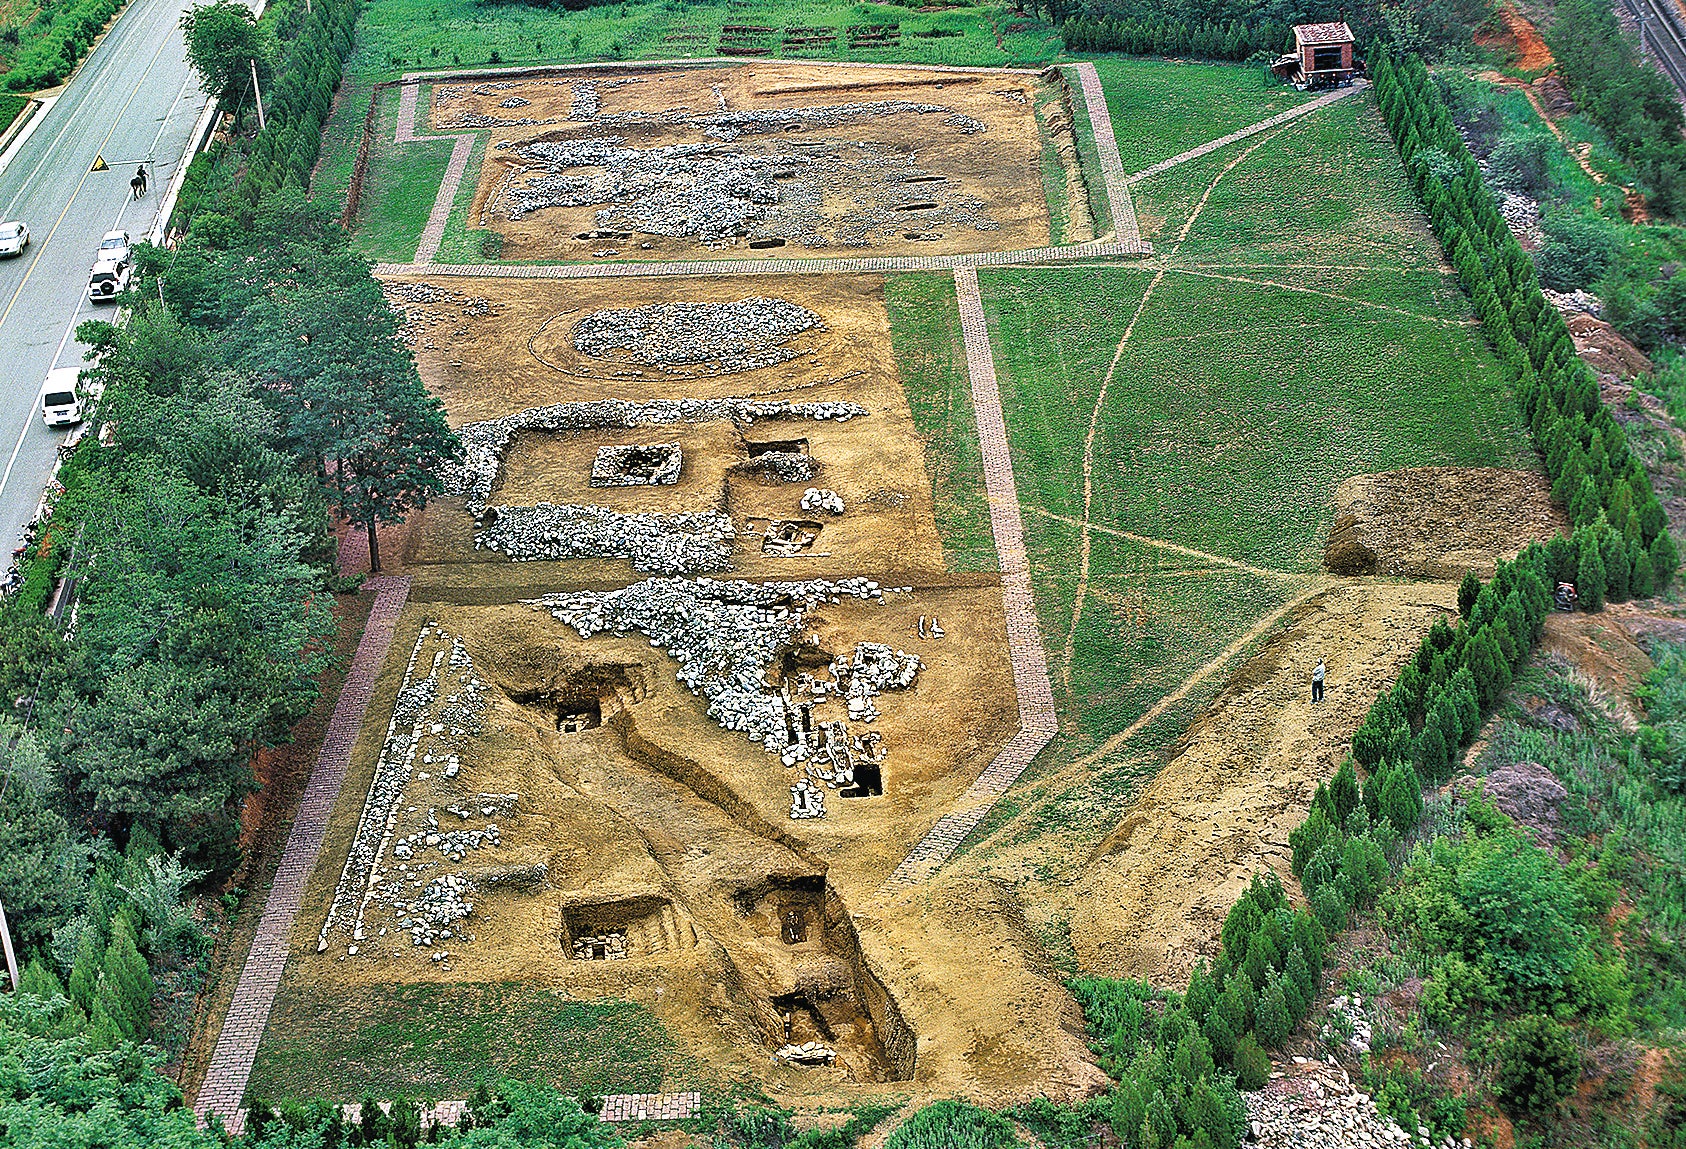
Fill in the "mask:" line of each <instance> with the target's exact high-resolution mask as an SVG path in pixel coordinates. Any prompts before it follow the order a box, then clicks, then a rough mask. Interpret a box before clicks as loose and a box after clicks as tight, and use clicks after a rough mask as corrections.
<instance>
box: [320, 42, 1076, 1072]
mask: <svg viewBox="0 0 1686 1149" xmlns="http://www.w3.org/2000/svg"><path fill="white" fill-rule="evenodd" d="M1033 80H1034V78H1033V77H1031V78H1026V77H1018V76H1012V77H1005V78H1004V77H1000V76H995V77H981V78H980V77H972V76H967V77H963V78H957V77H954V76H949V77H948V78H947V80H946V82H945V81H944V79H942V78H933V77H931V76H928V75H919V74H913V75H908V74H905V73H889V72H886V73H884V74H874V75H871V76H868V77H866V78H865V80H863V81H861V83H865V84H866V86H867V88H868V89H869V95H870V96H871V98H869V99H862V98H857V97H856V95H854V94H853V93H854V90H855V89H856V88H858V87H860V83H857V82H856V81H855V79H854V78H853V77H847V78H846V77H840V76H837V75H836V74H835V72H825V71H821V70H819V69H808V70H806V71H804V70H803V69H800V68H786V67H782V66H781V67H778V68H771V67H769V68H759V67H758V68H756V69H751V70H747V71H746V70H744V69H714V70H709V71H696V72H673V73H665V72H659V71H658V72H650V73H648V74H628V75H615V76H605V77H602V78H596V77H593V78H589V79H583V80H582V79H568V78H553V77H535V78H532V79H520V80H509V81H497V82H488V83H479V84H468V83H464V84H450V85H446V84H438V85H435V86H434V87H433V89H432V92H433V109H432V124H433V127H434V129H435V130H439V131H449V130H453V129H458V130H460V129H462V128H473V129H480V130H489V132H490V137H489V139H490V143H489V149H488V153H487V154H488V160H487V163H486V166H485V168H484V171H483V174H482V177H481V185H480V188H479V190H478V191H477V192H476V199H475V208H474V210H475V212H476V213H478V214H479V217H480V218H481V219H482V220H484V221H485V222H486V225H487V226H491V227H495V228H497V229H498V230H500V231H502V232H503V233H504V235H505V237H506V241H507V242H506V245H505V247H504V249H503V250H504V254H505V256H506V257H508V256H509V255H510V253H511V252H512V250H515V251H519V252H522V253H525V255H526V257H528V258H542V259H590V258H592V257H594V256H599V255H604V254H614V255H625V256H627V257H635V258H657V257H660V256H662V255H673V254H678V253H689V254H695V253H696V252H697V251H699V250H700V251H705V252H707V251H712V252H716V253H719V252H728V253H736V254H749V253H751V252H753V253H754V254H757V255H760V254H764V253H766V252H767V251H769V250H771V249H773V248H776V247H782V246H785V245H787V244H788V246H789V247H791V248H794V249H797V250H798V251H801V252H805V253H807V254H826V253H828V252H837V253H849V252H858V250H859V249H861V248H867V249H870V250H884V251H892V252H904V251H908V250H915V249H916V250H919V251H921V252H923V251H950V252H952V251H972V250H993V249H997V248H999V247H1001V246H1003V245H1007V246H1026V245H1030V244H1035V243H1045V242H1047V239H1048V219H1047V209H1046V205H1045V203H1044V201H1043V198H1042V192H1041V187H1040V183H1039V182H1038V177H1037V175H1036V170H1035V168H1036V150H1035V147H1034V146H1031V147H1029V148H1028V149H1024V158H1023V163H1022V164H1015V162H1014V160H1013V157H1014V155H1015V150H1014V146H1013V143H1012V142H1013V141H1014V140H1020V142H1022V137H1024V136H1026V135H1027V134H1028V137H1029V139H1030V140H1031V141H1032V142H1034V140H1035V133H1036V127H1035V125H1034V123H1032V122H1031V121H1030V118H1029V117H1030V115H1031V112H1030V110H1029V109H1030V103H1029V101H1030V94H1029V91H1030V87H1031V86H1032V81H1033ZM1004 85H1009V86H1004ZM879 96H883V97H884V98H878V97H879ZM892 97H893V98H892ZM986 136H987V137H988V141H987V142H988V144H989V147H988V148H987V149H980V147H979V141H980V139H983V138H984V137H986ZM910 139H917V141H918V142H917V146H914V145H912V144H910V143H909V142H908V141H909V140H910ZM891 140H895V141H900V142H898V143H895V144H891V143H886V142H884V141H891ZM986 156H987V157H988V162H984V161H985V157H986ZM1003 160H1005V161H1006V162H1002V161H1003ZM1027 181H1028V184H1027ZM1027 186H1028V189H1029V193H1030V194H1029V196H1028V197H1027V196H1026V195H1025V194H1023V193H1025V191H1026V187H1027ZM384 286H385V290H386V292H387V296H388V299H389V301H390V303H391V304H392V306H393V307H394V309H395V310H396V311H397V312H398V313H399V314H400V315H401V316H402V322H403V338H404V340H405V341H406V342H407V343H408V344H409V345H410V346H411V348H412V349H413V350H414V352H415V355H416V357H417V361H418V365H419V367H420V370H421V374H422V378H423V380H424V382H425V383H426V384H427V386H428V388H429V389H430V390H431V391H432V392H433V393H434V394H435V395H437V396H438V397H439V398H440V399H441V401H442V402H443V404H444V407H445V410H446V412H447V415H448V417H449V420H450V422H451V424H452V425H453V426H454V427H456V428H457V430H458V432H459V434H460V435H461V438H462V442H463V445H464V455H463V457H462V459H461V461H460V463H459V464H458V465H456V466H455V467H454V468H453V469H452V470H451V471H450V473H449V474H448V475H447V489H446V494H445V496H444V497H442V498H440V499H437V500H435V501H433V502H431V503H429V504H428V506H427V507H426V508H425V509H424V510H422V511H419V512H417V513H416V514H415V515H414V516H412V519H411V521H410V522H409V523H407V524H406V525H405V527H404V528H403V531H402V532H401V539H400V540H399V541H398V542H397V545H398V546H399V548H400V555H399V559H400V561H401V563H402V567H403V569H404V570H405V572H406V573H407V574H408V576H409V578H410V579H411V585H410V589H409V593H408V602H407V605H406V607H405V608H404V611H403V614H402V616H401V618H400V620H399V623H398V625H397V628H396V631H395V635H394V639H393V642H392V646H391V652H390V655H389V656H388V658H387V661H386V665H385V667H384V669H383V671H382V673H381V676H380V678H379V681H378V685H377V688H376V693H375V697H374V700H373V702H372V704H371V705H370V707H369V710H368V718H367V720H366V722H365V724H364V727H363V731H362V736H361V739H360V741H359V743H358V746H357V749H356V751H355V753H354V755H353V759H352V769H351V774H350V777H349V779H348V782H347V784H346V786H345V787H344V789H343V791H342V793H341V799H340V802H339V804H338V806H337V807H336V809H335V811H334V814H333V821H332V827H331V829H330V833H329V846H328V848H327V849H326V850H324V853H323V860H322V862H321V863H320V864H319V865H318V867H317V869H316V871H315V873H314V875H313V877H312V880H311V884H310V889H309V892H308V894H307V896H306V898H305V910H304V912H301V914H300V917H299V920H298V925H297V927H296V929H295V934H294V949H295V955H296V956H295V958H294V961H293V963H292V965H291V966H290V967H289V973H288V976H289V977H290V978H308V979H310V980H311V981H312V983H314V985H316V986H318V987H321V986H330V987H339V988H340V989H342V990H343V992H345V993H347V994H354V993H359V992H380V988H381V987H383V986H388V987H390V986H395V985H408V984H415V983H426V982H431V983H437V984H439V985H447V986H453V985H463V984H499V983H504V982H510V981H514V982H519V983H523V984H529V985H533V986H540V987H545V988H546V989H547V990H552V991H555V992H559V993H562V994H564V995H566V996H567V997H570V998H577V999H579V1000H582V1001H590V1000H597V999H606V998H614V999H623V1000H630V1001H633V1002H636V1003H638V1004H639V1005H641V1006H643V1007H645V1008H647V1009H648V1010H650V1011H651V1012H652V1013H653V1014H654V1015H655V1016H656V1017H657V1018H658V1019H659V1020H660V1022H661V1024H662V1025H663V1026H665V1028H666V1029H667V1031H668V1032H670V1033H671V1034H672V1035H673V1037H674V1039H675V1040H676V1041H677V1042H678V1043H679V1045H680V1047H681V1048H682V1049H683V1050H684V1052H685V1053H686V1054H687V1055H688V1056H689V1057H691V1058H694V1059H695V1060H696V1061H697V1062H699V1063H704V1064H707V1065H710V1066H712V1067H714V1069H713V1070H711V1072H714V1073H717V1074H719V1075H721V1076H723V1077H737V1076H746V1075H747V1076H748V1077H750V1078H752V1079H755V1080H759V1081H761V1082H762V1083H763V1084H764V1085H765V1086H766V1087H768V1088H772V1089H775V1090H777V1091H779V1092H780V1093H781V1094H783V1093H789V1094H791V1095H803V1094H812V1095H815V1096H822V1097H823V1096H829V1095H833V1094H835V1092H836V1091H837V1090H839V1089H843V1090H845V1091H849V1090H855V1089H858V1088H861V1087H871V1086H875V1085H876V1086H883V1087H894V1086H895V1085H896V1083H904V1084H903V1085H902V1086H901V1087H902V1088H905V1087H906V1085H905V1083H909V1082H913V1081H916V1080H918V1081H944V1082H950V1081H962V1080H966V1079H967V1078H968V1077H970V1076H975V1075H976V1074H977V1073H978V1072H979V1070H978V1067H977V1062H978V1058H977V1057H976V1051H975V1048H974V1046H975V1043H976V1042H978V1041H987V1042H988V1043H990V1045H991V1047H992V1048H993V1047H996V1046H999V1047H1000V1048H1002V1049H1005V1050H1008V1051H1010V1052H1011V1056H1010V1057H1008V1058H1005V1059H1002V1060H1001V1062H1000V1064H999V1065H998V1066H994V1067H991V1068H990V1069H989V1073H990V1075H991V1080H990V1081H989V1086H990V1087H991V1088H995V1087H998V1086H999V1087H1007V1088H1010V1087H1011V1086H1010V1082H1011V1077H1012V1074H1013V1072H1016V1070H1014V1068H1013V1067H1015V1066H1022V1065H1026V1064H1035V1065H1048V1066H1051V1067H1057V1068H1058V1069H1059V1070H1063V1069H1065V1068H1066V1067H1069V1066H1072V1065H1077V1066H1081V1065H1082V1061H1083V1052H1082V1042H1081V1040H1080V1038H1079V1037H1078V1036H1077V1035H1076V1030H1075V1028H1074V1027H1075V1025H1076V1024H1077V1023H1076V1020H1075V1018H1074V1016H1073V1014H1072V1007H1071V1005H1070V1002H1069V999H1066V998H1064V997H1063V995H1050V994H1049V993H1048V990H1049V989H1050V988H1053V987H1055V986H1056V985H1057V982H1056V981H1055V980H1054V979H1053V977H1052V975H1051V974H1050V973H1049V971H1046V970H1041V969H1036V968H1031V967H1029V966H1027V965H1026V963H1025V961H1024V959H1023V953H1022V950H1021V949H1020V948H1019V947H1018V946H1017V945H1016V944H1015V941H1016V931H1018V930H1021V929H1022V925H1020V926H1014V925H1013V924H1012V921H1011V919H1010V918H1009V919H1006V920H1003V919H1002V918H1001V917H1000V915H998V914H995V913H993V912H992V911H991V910H990V909H989V908H988V907H987V906H976V905H971V904H967V905H966V906H965V908H964V911H963V912H962V911H959V910H956V911H951V912H949V913H947V914H945V915H939V918H942V919H946V920H944V923H943V924H944V928H942V929H933V921H932V919H931V917H930V915H929V914H928V913H927V912H926V911H925V910H924V909H922V908H921V907H920V906H919V905H918V904H917V894H916V887H915V886H912V885H909V884H908V883H906V882H905V881H903V880H902V878H901V876H900V875H903V874H904V873H905V872H906V867H907V864H908V858H909V856H910V853H916V852H917V851H918V850H920V849H921V848H924V847H922V843H924V842H925V841H926V839H927V838H928V837H929V836H930V835H931V834H932V832H933V827H934V826H935V825H936V824H937V823H938V822H939V821H940V820H941V819H942V818H943V817H944V815H945V814H947V813H949V811H950V810H951V809H953V808H954V807H955V806H956V805H957V804H960V805H962V806H963V805H965V804H966V802H967V801H968V798H967V795H968V794H969V793H970V792H971V789H972V788H973V787H974V785H975V784H976V783H977V780H978V779H979V777H980V775H982V774H983V773H984V772H985V771H986V769H988V768H989V767H990V765H991V763H992V761H994V760H995V759H996V758H997V756H998V755H999V754H1000V752H1001V751H1002V750H1003V748H1004V747H1006V746H1008V744H1009V743H1010V742H1011V741H1012V740H1013V739H1014V738H1015V736H1017V735H1018V734H1019V731H1020V728H1021V705H1020V701H1019V699H1018V697H1017V693H1016V690H1015V685H1014V671H1013V666H1012V660H1011V658H1010V656H1009V651H1008V638H1007V625H1008V624H1007V618H1006V613H1005V610H1004V602H1003V595H1002V588H1001V579H1000V576H999V575H998V574H996V573H994V572H992V571H987V570H986V571H955V570H950V569H949V564H948V563H947V561H946V560H945V553H944V542H943V538H942V537H941V533H940V532H939V529H938V525H937V521H936V512H935V496H934V492H933V481H932V477H931V474H930V471H929V469H928V467H927V462H926V451H927V443H926V441H925V439H924V438H922V436H921V435H920V434H919V433H918V431H917V430H916V428H915V425H914V423H915V420H914V416H913V412H912V410H911V408H910V400H909V395H908V393H907V391H906V390H905V388H904V381H903V379H902V378H901V375H900V372H899V368H898V365H897V364H898V361H897V356H896V354H895V351H894V349H893V347H892V341H891V324H890V319H889V316H888V313H887V310H886V299H885V281H884V278H883V277H882V276H873V275H855V274H847V275H813V274H809V275H801V274H777V273H774V274H756V275H754V276H734V275H715V276H707V277H704V276H694V277H683V276H676V275H658V274H647V275H634V276H612V277H588V278H578V279H557V278H545V277H511V276H495V275H490V274H487V275H463V274H439V273H437V272H434V271H430V270H429V269H428V268H425V267H415V268H411V269H407V270H405V271H403V272H402V273H395V274H392V275H389V276H387V277H386V280H385V285H384ZM957 912H958V913H961V915H962V917H963V918H965V919H970V918H971V917H972V916H973V915H974V914H975V915H976V921H971V920H961V919H960V918H956V917H955V914H956V913H957ZM1003 947H1005V948H1003ZM1005 954H1017V955H1018V956H1016V957H1014V958H1012V960H1011V963H1010V964H1004V962H1006V958H1005V957H1004V956H1003V955H1005ZM985 992H988V993H991V994H995V995H1000V997H1001V1000H1003V1001H1005V1003H1006V1008H1004V1009H1003V1008H996V1007H992V1008H990V1009H989V1010H987V1011H986V1010H981V1009H978V1010H971V1011H964V1010H963V1011H959V1012H957V1011H956V1010H955V1009H954V1006H953V1003H954V1001H955V1000H956V999H966V1000H979V995H981V994H984V993H985ZM1077 1072H1078V1076H1079V1077H1080V1078H1081V1076H1082V1072H1083V1070H1082V1069H1079V1070H1078V1071H1077ZM1055 1075H1056V1076H1057V1075H1058V1073H1057V1072H1056V1074H1055Z"/></svg>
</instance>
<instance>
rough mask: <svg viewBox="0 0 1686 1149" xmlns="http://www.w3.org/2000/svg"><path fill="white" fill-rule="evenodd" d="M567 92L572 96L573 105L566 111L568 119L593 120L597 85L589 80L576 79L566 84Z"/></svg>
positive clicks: (595, 116) (595, 110)
mask: <svg viewBox="0 0 1686 1149" xmlns="http://www.w3.org/2000/svg"><path fill="white" fill-rule="evenodd" d="M568 92H569V94H570V95H571V96H572V97H573V107H572V108H570V109H569V111H568V118H569V119H570V120H595V119H596V118H597V109H598V102H597V85H596V84H593V83H592V82H591V81H590V80H576V81H575V82H574V83H572V84H570V85H568Z"/></svg>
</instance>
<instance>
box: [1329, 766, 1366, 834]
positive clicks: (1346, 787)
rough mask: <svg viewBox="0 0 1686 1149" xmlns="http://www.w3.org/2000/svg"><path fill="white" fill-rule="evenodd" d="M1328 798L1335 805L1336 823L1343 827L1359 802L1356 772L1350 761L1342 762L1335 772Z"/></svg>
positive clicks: (1330, 783)
mask: <svg viewBox="0 0 1686 1149" xmlns="http://www.w3.org/2000/svg"><path fill="white" fill-rule="evenodd" d="M1329 797H1330V798H1331V799H1332V800H1333V801H1334V803H1335V815H1336V821H1338V822H1340V823H1341V824H1343V825H1344V824H1345V823H1346V820H1347V818H1348V817H1349V816H1350V815H1351V814H1352V812H1353V810H1355V809H1357V807H1358V802H1359V796H1358V771H1356V770H1354V769H1353V767H1352V759H1350V758H1348V759H1347V760H1346V761H1344V762H1342V763H1341V766H1340V769H1338V770H1336V771H1335V776H1334V778H1332V779H1331V780H1330V782H1329Z"/></svg>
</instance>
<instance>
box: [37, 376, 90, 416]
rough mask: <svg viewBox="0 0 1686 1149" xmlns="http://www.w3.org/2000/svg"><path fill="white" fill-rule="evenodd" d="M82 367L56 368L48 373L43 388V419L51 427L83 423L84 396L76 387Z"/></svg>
mask: <svg viewBox="0 0 1686 1149" xmlns="http://www.w3.org/2000/svg"><path fill="white" fill-rule="evenodd" d="M81 374H82V369H81V368H80V367H55V368H53V369H52V370H51V371H49V372H47V382H46V383H45V384H44V385H43V386H42V388H41V418H42V419H44V420H46V423H47V426H49V427H65V426H69V425H70V424H72V423H80V422H81V421H82V396H81V394H80V392H79V391H78V389H77V386H76V378H77V376H79V375H81Z"/></svg>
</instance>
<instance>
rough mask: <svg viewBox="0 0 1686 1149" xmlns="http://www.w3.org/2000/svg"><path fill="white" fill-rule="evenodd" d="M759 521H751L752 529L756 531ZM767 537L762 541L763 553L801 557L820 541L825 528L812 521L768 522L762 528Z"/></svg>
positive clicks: (788, 520)
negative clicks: (800, 555)
mask: <svg viewBox="0 0 1686 1149" xmlns="http://www.w3.org/2000/svg"><path fill="white" fill-rule="evenodd" d="M757 522H758V520H753V519H752V520H750V526H751V529H752V530H753V529H755V527H756V524H757ZM761 529H762V530H763V531H764V532H765V537H763V538H762V540H761V551H762V553H763V554H769V555H799V554H801V553H802V552H803V551H806V550H809V549H811V548H812V547H813V545H814V543H816V542H817V541H819V537H820V531H821V530H822V529H824V528H823V526H822V525H821V524H820V523H816V522H814V521H813V520H812V519H786V520H783V521H775V522H768V523H767V524H766V525H765V526H764V527H762V528H761Z"/></svg>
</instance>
